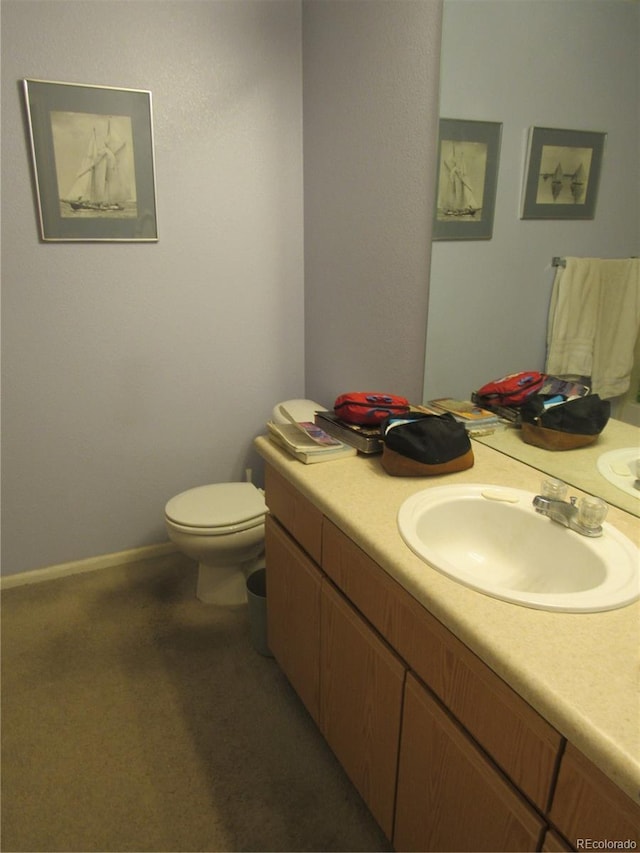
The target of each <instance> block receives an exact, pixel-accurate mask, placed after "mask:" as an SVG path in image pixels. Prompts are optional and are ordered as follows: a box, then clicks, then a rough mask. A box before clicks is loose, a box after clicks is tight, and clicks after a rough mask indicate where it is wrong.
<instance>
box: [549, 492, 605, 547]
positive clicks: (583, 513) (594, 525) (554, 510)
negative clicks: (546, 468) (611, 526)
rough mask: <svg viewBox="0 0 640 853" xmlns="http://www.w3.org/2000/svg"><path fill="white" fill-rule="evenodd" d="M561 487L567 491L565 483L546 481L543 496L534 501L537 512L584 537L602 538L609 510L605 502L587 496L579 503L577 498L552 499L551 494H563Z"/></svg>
mask: <svg viewBox="0 0 640 853" xmlns="http://www.w3.org/2000/svg"><path fill="white" fill-rule="evenodd" d="M559 486H564V491H566V486H565V485H564V484H563V483H562V484H558V481H545V482H544V483H543V484H542V492H543V494H541V495H536V496H535V497H534V499H533V506H534V508H535V510H536V512H539V513H540V514H541V515H546V516H547V517H548V518H550V519H551V520H552V521H556V522H557V523H558V524H562V525H564V527H568V528H570V529H571V530H575V531H576V533H580V534H581V535H582V536H602V532H603V529H602V522H603V521H604V519H605V516H606V514H607V509H608V507H607V505H606V504H605V503H604V501H601V500H600V498H594V497H592V496H591V495H585V497H583V498H581V500H580V502H579V503H578V500H577V498H575V497H572V498H570V499H569V500H568V501H565V500H562V499H560V498H559V497H550V496H549V493H550V492H551V493H552V494H556V495H558V494H562V493H563V490H562V489H560V488H559ZM545 492H546V494H545Z"/></svg>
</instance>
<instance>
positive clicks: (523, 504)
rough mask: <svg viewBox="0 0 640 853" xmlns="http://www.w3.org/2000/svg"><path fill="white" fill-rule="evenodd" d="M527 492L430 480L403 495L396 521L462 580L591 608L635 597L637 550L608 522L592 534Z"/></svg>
mask: <svg viewBox="0 0 640 853" xmlns="http://www.w3.org/2000/svg"><path fill="white" fill-rule="evenodd" d="M533 498H534V493H533V492H526V491H522V490H520V489H507V488H503V487H501V486H495V485H490V484H484V485H477V484H476V485H471V484H469V485H464V484H463V485H455V486H436V487H434V488H431V489H425V490H424V491H421V492H417V493H416V494H415V495H412V496H411V497H410V498H408V499H407V500H406V501H405V502H404V503H403V504H402V506H401V507H400V511H399V513H398V528H399V531H400V534H401V536H402V538H403V539H404V541H405V542H406V543H407V545H408V546H409V547H410V548H411V550H412V551H414V553H415V554H417V555H418V557H421V558H422V559H423V560H424V561H425V562H426V563H428V564H429V565H430V566H432V567H433V568H435V569H438V570H439V571H441V572H443V573H444V574H446V575H449V577H451V578H453V579H454V580H456V581H459V582H460V583H463V584H465V585H466V586H470V587H472V588H473V589H476V590H478V591H480V592H483V593H485V594H486V595H491V596H493V597H494V598H500V599H503V600H504V601H510V602H513V603H515V604H520V605H523V606H525V607H534V608H538V609H540V610H558V611H564V612H575V613H579V612H594V611H599V610H614V609H616V608H618V607H624V606H625V605H627V604H630V603H631V602H632V601H634V600H635V599H637V598H638V597H639V596H640V552H639V551H638V548H637V547H636V546H635V545H634V544H633V542H631V541H630V540H629V539H628V538H627V537H626V536H624V535H623V534H622V533H620V532H619V531H617V530H616V529H615V528H614V527H612V526H611V525H610V524H607V523H606V522H605V523H604V524H603V534H602V536H599V537H596V538H590V537H587V536H582V535H581V534H580V533H576V532H575V531H573V530H569V529H568V528H566V527H563V526H562V525H561V524H558V523H557V522H555V521H552V520H551V519H549V518H547V517H545V516H543V515H540V514H539V513H537V512H536V511H535V509H534V508H533V505H532V501H533Z"/></svg>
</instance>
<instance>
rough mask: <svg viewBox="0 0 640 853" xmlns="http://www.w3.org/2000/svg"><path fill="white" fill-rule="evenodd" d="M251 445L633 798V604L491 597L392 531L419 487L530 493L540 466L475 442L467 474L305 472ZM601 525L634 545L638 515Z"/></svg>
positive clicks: (639, 750)
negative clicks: (562, 604)
mask: <svg viewBox="0 0 640 853" xmlns="http://www.w3.org/2000/svg"><path fill="white" fill-rule="evenodd" d="M255 443H256V448H257V450H258V452H259V453H260V455H261V456H262V457H263V458H264V459H265V460H266V461H267V462H269V463H271V464H272V465H273V466H274V467H275V468H277V469H278V471H280V473H282V474H283V475H284V476H285V477H286V478H287V479H288V480H289V481H290V482H291V483H293V485H295V486H296V487H297V488H298V489H299V490H300V491H301V492H302V493H303V494H305V495H306V496H307V497H308V498H309V499H310V500H311V501H313V503H315V504H316V505H317V506H318V507H319V508H320V509H321V510H322V512H323V513H324V514H325V515H326V516H327V517H328V518H330V519H331V520H332V521H333V522H334V523H335V524H337V525H338V527H340V528H341V529H342V530H343V531H344V532H345V533H346V534H347V535H348V536H349V537H350V538H351V539H353V540H354V541H355V542H356V543H357V544H358V545H360V547H361V548H363V550H365V551H366V552H367V553H368V554H369V555H370V556H371V557H372V558H373V559H374V560H375V561H376V562H377V563H378V564H379V565H380V566H381V567H382V568H383V569H385V571H387V572H388V573H389V574H390V575H391V576H393V577H394V578H395V579H396V580H397V581H398V582H399V583H400V584H401V585H402V586H403V587H404V588H405V589H406V590H407V591H408V592H409V593H410V594H411V595H412V596H413V597H414V598H416V599H417V600H418V601H420V602H421V604H423V605H424V607H425V608H427V609H428V610H429V611H430V612H431V613H432V614H433V615H434V616H436V617H437V618H438V619H439V620H440V621H441V622H442V623H443V624H444V625H446V626H447V627H448V628H449V630H451V631H452V632H453V633H454V634H455V635H456V636H457V637H458V638H459V639H460V640H462V641H463V642H464V643H466V645H467V646H469V648H471V649H472V650H473V651H474V652H475V653H476V654H477V655H478V656H479V657H480V658H481V659H482V660H483V661H484V662H485V663H486V664H488V665H489V666H490V667H491V668H492V669H493V670H494V671H495V672H496V673H497V674H498V675H500V676H501V677H502V678H503V679H504V680H505V681H506V682H507V683H508V684H509V685H510V686H511V687H512V688H513V689H514V690H515V691H516V692H517V693H519V694H520V696H522V697H523V698H524V699H525V700H526V701H527V702H529V704H530V705H532V706H533V707H534V708H535V709H536V710H537V711H538V712H539V713H540V714H541V715H542V716H543V717H544V718H545V719H546V720H548V721H549V722H550V723H551V724H552V725H553V726H555V728H556V729H557V730H558V731H559V732H560V733H561V734H562V735H564V736H565V737H566V738H567V739H568V740H570V741H571V742H572V743H573V744H574V745H575V746H576V747H578V748H579V749H580V750H581V751H582V752H583V753H584V754H585V755H586V756H587V757H588V758H590V759H591V761H593V762H594V763H595V764H596V765H597V766H599V767H600V768H601V770H602V771H603V772H604V773H605V774H606V775H607V776H609V778H610V779H612V780H613V781H614V782H615V783H616V784H617V785H618V786H619V787H620V788H622V790H624V791H625V792H626V793H627V794H628V795H629V796H630V797H631V798H632V799H633V800H634V801H635V802H636V803H639V802H640V602H637V601H636V602H635V603H634V604H631V605H629V606H627V607H624V608H621V609H619V610H612V611H607V612H602V613H554V612H550V611H545V610H534V609H532V608H528V607H522V606H519V605H516V604H511V603H509V602H504V601H500V600H498V599H494V598H491V597H490V596H487V595H483V594H482V593H479V592H476V591H475V590H472V589H470V588H468V587H466V586H464V585H462V584H459V583H456V582H455V581H453V580H451V579H450V578H448V577H447V576H446V575H444V574H442V573H441V572H439V571H437V570H435V569H433V568H431V567H430V566H429V565H427V564H425V563H424V562H423V561H422V560H420V559H419V558H418V557H417V556H415V555H414V554H413V552H412V551H410V550H409V548H408V547H407V546H406V545H405V543H404V542H403V540H402V539H401V537H400V534H399V532H398V529H397V525H396V516H397V513H398V510H399V508H400V506H401V504H402V503H403V501H404V500H405V499H406V498H407V497H409V496H410V495H412V494H414V493H415V492H418V491H421V490H422V489H425V488H429V487H432V486H441V485H445V484H455V483H493V484H498V485H504V486H511V487H513V488H520V489H526V490H529V491H533V492H537V491H538V490H539V485H540V480H541V474H540V471H538V470H536V469H534V468H530V467H529V466H527V465H524V464H523V463H521V462H519V461H517V460H515V459H512V458H511V457H509V456H506V455H504V454H503V453H499V452H498V451H496V450H493V449H492V448H490V447H486V446H485V445H482V444H478V443H476V442H474V444H473V450H474V456H475V464H474V467H473V468H471V469H469V470H467V471H462V472H460V473H457V474H448V475H445V476H441V477H417V478H409V477H390V476H388V475H387V474H386V473H385V472H384V470H383V468H382V466H381V464H380V457H379V456H369V457H367V456H363V455H360V454H359V455H358V456H357V457H351V458H347V459H340V460H333V461H331V462H324V463H320V464H314V465H304V464H303V463H301V462H298V461H297V460H296V459H293V458H292V457H291V456H289V455H288V454H287V453H286V452H285V451H283V450H281V449H280V448H279V447H277V446H276V445H274V444H273V443H272V442H271V441H269V439H268V438H266V437H264V436H261V437H259V438H257V439H256V442H255ZM571 493H572V494H577V495H580V494H581V492H580V491H579V490H578V489H571ZM607 521H608V522H609V523H610V524H612V525H613V526H614V527H616V528H618V529H619V530H620V531H621V532H622V533H624V534H625V535H626V536H628V537H629V538H630V539H632V541H634V542H635V543H636V545H640V521H639V520H638V518H636V517H634V516H632V515H629V514H628V513H626V512H623V511H622V510H619V509H617V508H615V507H610V509H609V514H608V517H607Z"/></svg>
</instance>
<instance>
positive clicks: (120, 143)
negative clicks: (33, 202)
mask: <svg viewBox="0 0 640 853" xmlns="http://www.w3.org/2000/svg"><path fill="white" fill-rule="evenodd" d="M22 82H23V87H24V95H25V101H26V106H27V118H28V124H29V136H30V142H31V154H32V159H33V170H34V182H35V195H36V199H37V205H38V214H39V220H40V236H41V238H42V240H44V241H60V240H70V241H103V240H104V241H120V242H130V241H136V242H149V241H157V239H158V224H157V215H156V193H155V162H154V150H153V119H152V110H151V92H148V91H145V90H141V89H116V88H111V87H108V86H92V85H82V84H76V83H58V82H53V81H48V80H23V81H22Z"/></svg>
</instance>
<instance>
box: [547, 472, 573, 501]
mask: <svg viewBox="0 0 640 853" xmlns="http://www.w3.org/2000/svg"><path fill="white" fill-rule="evenodd" d="M541 494H542V496H543V497H545V498H551V500H554V501H563V500H564V497H565V495H566V494H567V484H566V483H563V482H562V480H556V479H555V477H548V478H547V479H546V480H543V481H542V486H541Z"/></svg>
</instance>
